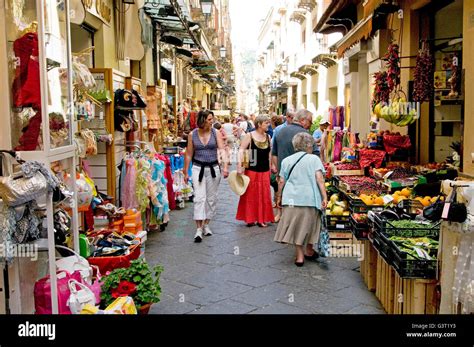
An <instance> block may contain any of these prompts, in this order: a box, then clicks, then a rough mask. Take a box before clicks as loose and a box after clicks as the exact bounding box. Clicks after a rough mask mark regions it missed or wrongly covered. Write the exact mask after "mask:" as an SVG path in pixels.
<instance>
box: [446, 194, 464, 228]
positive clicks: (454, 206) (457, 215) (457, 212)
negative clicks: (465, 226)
mask: <svg viewBox="0 0 474 347" xmlns="http://www.w3.org/2000/svg"><path fill="white" fill-rule="evenodd" d="M443 219H444V220H447V221H449V222H457V223H464V221H465V220H466V219H467V207H466V205H465V204H463V203H459V202H457V187H454V189H453V192H452V194H451V199H450V205H449V210H448V216H447V217H446V218H443Z"/></svg>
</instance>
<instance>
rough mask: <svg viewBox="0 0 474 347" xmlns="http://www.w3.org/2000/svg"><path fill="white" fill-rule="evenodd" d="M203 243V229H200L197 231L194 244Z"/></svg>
mask: <svg viewBox="0 0 474 347" xmlns="http://www.w3.org/2000/svg"><path fill="white" fill-rule="evenodd" d="M201 241H202V229H201V228H198V229H197V230H196V235H194V242H201Z"/></svg>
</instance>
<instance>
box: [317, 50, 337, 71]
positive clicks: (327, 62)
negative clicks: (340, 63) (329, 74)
mask: <svg viewBox="0 0 474 347" xmlns="http://www.w3.org/2000/svg"><path fill="white" fill-rule="evenodd" d="M313 64H320V65H322V66H324V67H325V68H327V69H329V68H330V67H331V66H334V65H336V64H337V56H336V55H335V54H327V53H323V54H318V55H317V56H315V57H314V58H313Z"/></svg>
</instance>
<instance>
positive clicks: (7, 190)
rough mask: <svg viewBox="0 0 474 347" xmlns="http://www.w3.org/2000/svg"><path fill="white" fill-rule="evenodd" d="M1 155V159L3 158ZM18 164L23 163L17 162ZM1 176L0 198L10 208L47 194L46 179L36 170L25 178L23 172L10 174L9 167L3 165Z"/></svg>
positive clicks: (21, 162) (21, 161)
mask: <svg viewBox="0 0 474 347" xmlns="http://www.w3.org/2000/svg"><path fill="white" fill-rule="evenodd" d="M4 156H5V155H4V154H3V153H2V158H4ZM17 161H18V163H20V164H23V163H25V162H24V161H23V160H17ZM3 174H4V175H5V174H6V175H7V176H4V177H0V197H1V198H2V200H3V201H4V202H5V203H6V204H7V205H8V206H10V207H15V206H19V205H22V204H25V203H27V202H29V201H32V200H36V199H37V198H38V197H40V196H41V195H44V194H46V193H47V192H48V182H47V180H46V177H45V176H44V175H43V174H42V173H41V172H40V171H39V170H38V171H36V172H35V173H34V174H33V175H31V177H26V175H25V174H24V173H23V171H20V172H17V173H11V172H10V166H9V165H3Z"/></svg>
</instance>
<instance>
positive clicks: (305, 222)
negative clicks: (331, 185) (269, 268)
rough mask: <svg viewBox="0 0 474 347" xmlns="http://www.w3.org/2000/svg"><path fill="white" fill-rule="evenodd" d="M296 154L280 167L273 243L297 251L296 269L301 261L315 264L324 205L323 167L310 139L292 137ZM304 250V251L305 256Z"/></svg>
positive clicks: (312, 140)
mask: <svg viewBox="0 0 474 347" xmlns="http://www.w3.org/2000/svg"><path fill="white" fill-rule="evenodd" d="M292 143H293V147H294V148H295V151H296V153H295V154H293V155H291V156H289V157H287V158H285V159H284V160H283V161H282V163H281V169H280V182H279V189H278V191H279V192H281V194H280V195H279V196H278V198H277V205H278V206H283V213H282V216H281V219H280V223H279V224H278V228H277V231H276V234H275V238H274V241H276V242H280V243H286V244H292V245H295V247H296V259H295V265H296V266H303V264H304V259H308V260H314V259H316V258H317V257H318V253H317V252H316V251H315V250H314V249H313V245H314V244H317V243H318V240H319V234H320V230H321V224H322V223H321V215H322V211H324V209H325V208H326V205H327V194H326V188H325V185H324V174H325V170H324V166H323V164H322V162H321V160H320V159H319V157H318V156H317V155H314V154H312V152H313V143H314V139H313V137H312V136H311V135H310V134H308V133H305V132H302V133H298V134H296V135H295V136H294V137H293V141H292ZM304 247H306V252H305V249H304Z"/></svg>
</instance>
